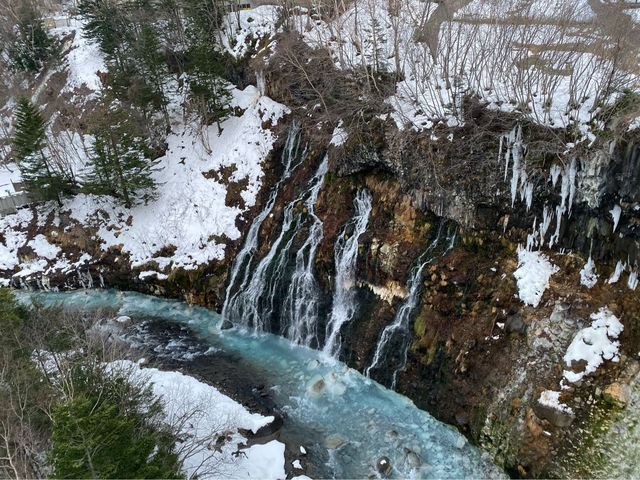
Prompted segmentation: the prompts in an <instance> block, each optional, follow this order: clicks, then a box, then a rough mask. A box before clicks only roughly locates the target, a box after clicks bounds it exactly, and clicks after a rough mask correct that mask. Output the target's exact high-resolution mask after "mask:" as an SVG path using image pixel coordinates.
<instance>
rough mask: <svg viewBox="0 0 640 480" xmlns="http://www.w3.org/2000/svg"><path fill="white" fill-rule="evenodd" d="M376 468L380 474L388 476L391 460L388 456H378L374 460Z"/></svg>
mask: <svg viewBox="0 0 640 480" xmlns="http://www.w3.org/2000/svg"><path fill="white" fill-rule="evenodd" d="M376 469H377V470H378V472H380V474H381V475H382V476H385V477H388V476H389V475H391V471H392V470H393V467H392V466H391V460H389V457H380V458H379V459H378V461H377V462H376Z"/></svg>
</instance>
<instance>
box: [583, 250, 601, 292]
mask: <svg viewBox="0 0 640 480" xmlns="http://www.w3.org/2000/svg"><path fill="white" fill-rule="evenodd" d="M596 283H598V275H597V274H596V264H595V263H594V262H593V259H592V258H591V256H589V260H587V263H585V264H584V267H582V270H580V285H584V286H585V287H587V288H593V287H594V286H595V284H596Z"/></svg>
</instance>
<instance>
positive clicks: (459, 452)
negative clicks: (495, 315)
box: [17, 290, 505, 478]
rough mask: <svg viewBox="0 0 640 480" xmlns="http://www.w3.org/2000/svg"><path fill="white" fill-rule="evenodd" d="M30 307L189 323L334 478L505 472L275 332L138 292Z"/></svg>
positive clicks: (84, 293)
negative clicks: (280, 414) (255, 385)
mask: <svg viewBox="0 0 640 480" xmlns="http://www.w3.org/2000/svg"><path fill="white" fill-rule="evenodd" d="M17 294H18V297H19V298H20V299H22V300H23V301H26V302H28V301H29V298H30V296H31V295H35V296H36V297H37V298H38V300H39V301H41V302H43V303H44V304H49V305H50V304H58V303H59V304H62V305H63V306H65V307H72V308H81V309H85V310H90V309H95V308H105V307H109V308H117V309H119V314H120V315H128V316H130V317H132V318H134V319H135V318H136V317H157V318H162V319H164V320H168V321H172V322H177V323H180V324H184V325H188V326H189V328H190V329H192V330H193V331H194V332H195V333H196V335H198V336H199V337H200V338H201V339H202V340H203V341H205V342H207V343H209V344H211V345H212V346H214V347H215V348H218V349H222V350H224V351H227V352H229V353H234V354H236V355H239V356H241V357H242V358H243V359H244V360H246V361H247V362H248V363H249V364H254V365H256V366H257V367H259V369H260V371H262V372H265V376H266V377H267V378H265V379H264V383H265V384H266V385H268V386H271V394H272V397H273V399H274V400H275V402H276V403H277V405H278V406H279V407H280V408H281V409H282V410H283V411H285V412H286V413H287V415H288V416H290V417H291V418H292V419H293V420H294V421H295V422H298V423H299V424H301V425H304V426H305V430H306V431H312V432H313V433H314V437H315V439H314V442H315V443H319V442H318V439H321V446H320V448H326V449H327V452H328V455H327V458H329V463H328V465H327V467H328V470H330V471H331V472H332V474H333V476H334V477H336V478H366V477H368V476H369V475H372V474H375V472H376V470H375V465H376V462H377V461H378V459H380V458H381V457H383V456H384V457H387V458H388V459H389V460H390V463H391V465H392V466H393V471H392V474H391V476H392V477H393V478H496V477H504V476H505V475H504V473H503V472H502V471H501V470H500V469H499V468H497V467H496V466H495V465H493V464H492V462H491V460H490V459H489V457H488V455H487V454H486V453H484V452H481V451H480V450H479V449H477V448H475V447H473V446H471V445H470V444H469V443H468V442H467V441H466V439H465V438H464V436H462V435H461V434H460V433H458V432H457V431H456V430H455V429H454V428H452V427H450V426H448V425H445V424H443V423H441V422H439V421H437V420H436V419H435V418H433V417H432V416H431V415H429V414H428V413H427V412H425V411H423V410H420V409H418V408H417V407H416V406H415V405H414V404H413V403H412V402H411V401H410V400H409V399H407V398H406V397H404V396H402V395H400V394H398V393H395V392H393V391H392V390H389V389H387V388H385V387H383V386H381V385H379V384H378V383H376V382H375V381H373V380H370V379H368V378H366V377H365V376H363V375H362V374H360V373H359V372H357V371H356V370H353V369H351V368H349V367H347V366H346V365H345V364H343V363H341V362H338V361H335V360H333V359H331V358H328V357H327V356H325V355H323V354H322V352H319V351H316V350H312V349H309V348H306V347H301V346H294V345H293V344H291V343H290V342H289V341H287V340H286V339H284V338H282V337H279V336H276V335H272V334H264V333H263V334H259V335H256V334H252V333H249V332H244V331H241V330H237V329H231V330H224V331H222V330H220V324H221V317H220V315H218V314H217V313H215V312H213V311H211V310H208V309H206V308H202V307H195V306H191V305H188V304H186V303H183V302H179V301H173V300H166V299H161V298H157V297H152V296H147V295H142V294H138V293H130V292H119V291H115V290H81V291H75V292H67V293H54V292H41V293H26V292H18V293H17Z"/></svg>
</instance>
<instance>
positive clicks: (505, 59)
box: [296, 0, 638, 135]
mask: <svg viewBox="0 0 640 480" xmlns="http://www.w3.org/2000/svg"><path fill="white" fill-rule="evenodd" d="M447 5H448V7H449V10H450V11H447V13H444V15H442V13H443V12H442V11H441V10H442V9H443V8H444V7H442V4H440V3H439V2H421V1H419V0H409V1H407V2H399V3H388V2H385V1H381V0H371V1H366V2H354V3H352V4H349V6H348V7H347V8H346V10H345V11H344V13H342V14H341V15H338V16H336V17H334V18H331V19H329V20H326V19H323V20H320V19H318V17H317V16H314V15H307V14H301V15H299V16H298V17H297V19H296V27H297V28H298V30H299V31H300V33H301V34H302V35H303V36H304V38H305V40H306V41H307V42H308V43H309V44H310V45H311V46H314V47H328V48H329V49H330V51H331V53H332V57H333V60H334V63H335V65H336V66H337V67H338V68H343V69H356V70H360V69H362V68H363V67H364V66H366V65H368V66H373V67H374V68H376V69H378V70H382V71H387V72H401V73H402V77H403V80H401V81H400V82H398V83H397V84H396V92H395V94H393V95H391V96H390V97H389V98H387V103H388V105H389V107H390V109H391V116H392V118H393V119H394V120H395V122H396V123H397V125H398V127H399V128H404V127H406V126H409V127H411V128H414V129H416V130H422V129H425V128H431V127H432V126H433V125H434V124H435V123H437V122H444V123H446V124H447V125H449V126H455V125H458V124H460V122H462V121H463V118H462V117H463V112H462V106H461V103H460V102H461V98H462V96H463V95H465V94H468V93H471V92H472V93H474V94H476V95H479V96H480V97H481V98H482V99H483V100H484V101H485V102H487V104H488V106H489V107H490V108H494V109H500V110H503V111H509V112H512V111H518V112H521V113H522V114H523V115H525V116H526V117H528V118H530V119H531V120H533V121H536V122H538V123H541V124H545V125H549V126H554V127H566V126H567V125H570V124H572V123H574V122H577V123H578V124H580V125H581V126H582V127H584V128H583V130H584V131H583V133H584V134H585V135H586V134H587V132H588V130H589V128H590V127H589V126H588V123H589V121H590V120H591V119H592V118H593V114H594V113H596V112H597V110H596V109H594V105H595V102H596V101H597V100H598V93H599V91H600V89H601V88H602V86H603V84H604V83H605V81H606V78H607V75H609V72H610V67H611V62H610V60H609V59H606V58H604V57H603V56H601V55H599V54H600V51H599V50H598V48H597V41H596V42H594V39H595V38H597V37H598V35H606V34H607V33H610V32H607V31H606V28H604V29H596V31H595V32H593V33H589V32H587V31H586V30H585V27H586V26H587V25H588V23H589V21H591V20H592V19H593V18H595V17H597V16H598V15H601V16H602V17H605V20H603V22H602V24H603V25H605V26H606V25H607V22H606V17H607V13H606V11H604V12H601V11H600V10H602V9H599V10H598V13H597V14H596V11H595V10H594V9H592V8H591V6H590V5H589V2H587V1H578V2H561V1H556V2H547V1H543V0H535V1H531V2H519V1H506V2H486V1H482V0H475V1H473V0H472V1H464V0H463V1H459V2H449V3H448V4H447ZM445 10H446V9H445ZM631 12H632V11H631ZM448 13H451V14H452V15H453V21H451V22H449V21H447V20H446V15H447V14H448ZM625 14H626V13H623V15H625ZM559 19H561V21H559ZM598 20H600V18H599V19H598ZM629 20H630V21H633V20H632V17H631V16H630V15H629ZM576 44H579V45H581V46H584V45H589V47H587V48H575V47H574V45H576ZM592 46H593V48H592ZM625 81H629V82H630V84H631V85H636V86H637V85H638V78H637V76H636V75H635V73H634V74H630V75H629V76H628V78H625ZM582 127H581V129H582Z"/></svg>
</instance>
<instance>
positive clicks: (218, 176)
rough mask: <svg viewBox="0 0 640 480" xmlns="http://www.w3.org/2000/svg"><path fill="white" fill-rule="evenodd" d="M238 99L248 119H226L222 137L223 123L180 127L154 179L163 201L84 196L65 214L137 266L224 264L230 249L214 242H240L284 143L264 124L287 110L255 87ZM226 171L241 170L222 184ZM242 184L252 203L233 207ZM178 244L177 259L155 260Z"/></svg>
mask: <svg viewBox="0 0 640 480" xmlns="http://www.w3.org/2000/svg"><path fill="white" fill-rule="evenodd" d="M232 93H233V98H234V100H233V103H234V104H235V105H237V106H238V107H240V108H242V109H244V113H243V114H242V115H240V116H238V117H231V118H229V119H227V120H225V121H224V122H223V123H222V133H221V134H218V129H217V126H215V125H213V126H210V127H208V128H205V129H204V130H200V129H199V128H197V127H196V126H195V125H194V124H188V125H178V126H177V127H175V128H174V132H173V133H171V134H170V135H169V137H168V139H167V143H168V145H169V148H168V150H167V153H166V155H165V156H164V157H162V158H161V159H160V161H159V163H158V166H157V167H158V169H157V171H156V172H155V173H154V177H155V180H156V182H157V184H158V196H157V198H156V199H155V200H153V201H151V202H149V203H148V204H147V205H139V206H136V207H134V208H132V209H126V208H125V207H123V206H121V205H119V204H118V203H117V202H114V201H113V200H112V199H110V198H108V197H96V196H90V195H78V196H76V197H75V198H73V199H71V200H69V201H68V202H66V203H65V206H64V208H63V210H68V211H69V212H70V213H71V216H72V218H74V219H75V220H77V221H78V222H80V223H82V224H84V225H94V226H96V227H98V229H99V230H98V236H99V237H100V239H101V241H102V242H103V247H104V249H105V250H106V249H108V248H109V247H112V246H116V245H121V246H122V250H123V251H124V252H126V253H128V254H129V255H130V258H131V261H132V264H133V266H135V267H137V266H140V265H143V264H145V263H147V262H149V261H152V260H153V261H155V262H157V264H158V267H159V268H160V269H165V268H166V267H170V268H177V267H181V268H184V269H193V268H196V267H197V266H198V265H201V264H204V263H207V262H209V261H211V260H221V259H223V258H224V255H225V246H226V244H225V243H224V242H222V241H217V240H214V238H215V239H218V238H226V239H228V240H237V239H238V238H239V237H240V231H239V230H238V228H237V226H236V221H237V220H238V219H239V218H241V216H242V214H243V213H244V212H246V211H247V210H248V209H249V208H250V207H252V206H253V205H255V202H256V197H257V194H258V192H259V190H260V187H261V186H262V176H263V170H262V163H263V162H264V160H265V159H266V157H267V155H268V154H269V153H270V151H271V149H272V147H273V144H274V142H275V140H276V138H275V136H274V135H273V133H272V132H271V131H270V130H268V129H263V128H262V124H263V123H270V124H271V125H275V124H277V122H278V120H279V119H280V118H281V117H282V116H283V115H284V114H285V113H286V112H287V109H286V107H284V106H283V105H281V104H278V103H276V102H274V101H272V100H271V99H269V98H268V97H264V96H261V95H260V93H259V92H258V90H257V89H256V88H255V87H252V86H249V87H247V88H246V89H245V90H243V91H240V90H237V89H234V90H233V92H232ZM225 169H231V170H232V172H233V173H231V175H230V176H229V178H228V180H227V181H225V180H224V179H223V178H222V176H223V174H222V171H223V170H225ZM205 174H208V176H210V177H211V176H213V177H214V178H206V177H205ZM241 182H244V184H246V185H244V186H243V188H242V190H241V192H240V196H241V197H242V200H243V203H244V205H234V204H232V205H228V204H227V191H228V188H229V185H230V184H231V183H241ZM170 246H174V247H176V250H175V252H174V253H173V254H172V255H171V256H170V257H168V256H167V257H163V256H155V255H156V254H157V252H159V251H160V250H161V249H163V248H165V247H170Z"/></svg>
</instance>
